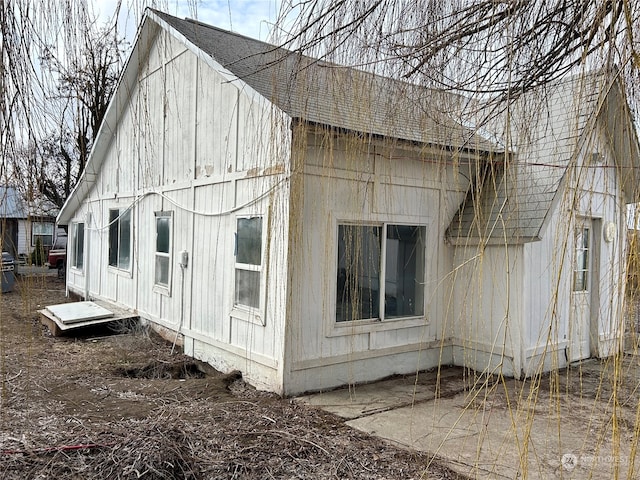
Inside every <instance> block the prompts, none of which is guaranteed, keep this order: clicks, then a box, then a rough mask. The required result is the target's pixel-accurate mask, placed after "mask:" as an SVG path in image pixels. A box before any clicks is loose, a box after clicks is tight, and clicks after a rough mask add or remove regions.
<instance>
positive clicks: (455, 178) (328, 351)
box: [285, 131, 469, 393]
mask: <svg viewBox="0 0 640 480" xmlns="http://www.w3.org/2000/svg"><path fill="white" fill-rule="evenodd" d="M345 138H348V140H346V139H345ZM359 142H361V143H359ZM294 143H295V142H294ZM367 150H368V152H367ZM300 151H302V152H303V154H302V155H300V157H301V158H303V160H302V161H303V162H304V167H303V171H304V173H303V174H301V175H300V177H297V178H296V180H295V181H294V182H293V183H292V212H295V214H294V215H295V216H294V218H293V219H292V230H291V232H292V233H291V250H292V257H291V258H292V260H291V264H290V280H289V282H290V283H289V285H290V287H289V288H290V290H291V297H290V300H289V301H290V303H289V314H288V318H289V321H290V327H289V329H288V331H287V333H288V349H287V365H288V366H289V368H290V370H289V371H288V375H289V376H288V378H286V379H285V391H286V392H287V393H298V392H302V391H305V390H308V389H322V388H330V387H334V386H337V385H343V384H346V383H356V382H363V381H370V380H375V379H379V378H382V377H385V376H388V375H391V374H395V373H409V374H410V373H415V372H416V371H418V370H420V369H424V368H430V367H434V366H437V365H438V364H443V365H444V364H448V363H451V361H452V357H451V348H450V344H449V339H448V338H446V333H445V332H446V325H445V320H446V318H447V317H448V313H447V310H448V309H449V308H450V304H449V292H450V288H449V287H450V284H449V277H448V275H449V274H450V272H451V266H452V264H451V251H452V247H450V246H448V245H445V242H444V230H445V229H446V227H447V226H448V225H449V222H450V221H451V219H452V218H453V215H454V214H455V211H456V209H457V208H459V204H460V202H461V201H462V199H463V197H464V194H465V192H466V189H467V188H468V182H469V181H468V178H469V172H468V169H469V166H468V165H466V166H465V165H462V164H458V159H452V158H451V157H450V156H449V154H448V153H446V152H433V151H432V152H425V151H424V150H423V151H420V150H418V149H412V148H410V147H404V148H403V147H400V146H398V147H395V148H391V147H389V146H385V145H384V144H382V143H378V142H371V143H365V142H362V141H360V140H358V139H355V138H349V137H348V136H347V137H345V136H343V135H341V136H338V137H334V136H333V135H332V134H330V133H328V132H322V131H318V132H317V133H316V135H315V136H314V135H309V137H306V143H304V145H303V146H301V147H300ZM296 153H297V152H296V151H295V150H294V155H296ZM296 182H297V183H296ZM350 221H355V222H365V223H367V222H374V223H377V222H390V223H405V224H409V225H425V226H426V247H425V249H426V252H427V253H426V274H425V285H424V287H425V297H426V298H425V315H424V316H422V317H420V318H412V319H395V320H385V321H383V322H381V321H356V322H341V323H338V322H336V290H337V281H336V277H337V235H338V234H337V231H338V224H339V223H343V222H350ZM443 342H444V343H443Z"/></svg>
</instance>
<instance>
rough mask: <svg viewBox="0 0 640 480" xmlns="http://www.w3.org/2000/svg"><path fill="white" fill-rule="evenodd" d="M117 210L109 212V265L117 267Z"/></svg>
mask: <svg viewBox="0 0 640 480" xmlns="http://www.w3.org/2000/svg"><path fill="white" fill-rule="evenodd" d="M118 215H119V212H118V210H109V265H111V266H113V267H117V266H118V221H117V220H116V219H117V218H118Z"/></svg>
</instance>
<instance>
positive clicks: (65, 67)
mask: <svg viewBox="0 0 640 480" xmlns="http://www.w3.org/2000/svg"><path fill="white" fill-rule="evenodd" d="M116 12H117V10H116ZM0 32H1V37H0V53H1V56H2V64H1V65H2V66H1V67H0V68H1V69H2V72H0V73H1V75H0V137H1V140H2V142H1V145H2V147H1V148H2V159H3V162H2V166H1V168H2V171H1V172H0V173H2V174H3V175H2V178H3V181H5V183H13V184H16V186H18V187H20V188H21V190H23V191H24V192H25V194H29V193H33V192H34V191H40V193H42V194H44V196H45V197H47V198H48V199H49V200H51V201H52V202H53V203H54V204H56V205H58V206H62V204H63V203H64V201H65V199H66V198H67V196H68V195H69V193H70V192H71V190H72V189H73V186H74V185H75V183H76V182H77V180H78V177H79V175H80V174H81V172H82V170H83V169H84V166H85V164H86V161H87V159H88V155H89V152H90V150H91V145H92V142H93V139H94V138H95V136H96V134H97V132H98V129H99V127H100V123H101V122H102V118H103V117H104V114H105V112H106V109H107V106H108V103H109V100H110V98H111V95H112V93H113V90H114V88H115V85H116V82H117V78H118V75H119V72H120V69H121V68H122V64H123V54H124V48H125V47H126V45H125V44H124V42H123V40H122V38H121V36H119V35H118V31H117V25H116V23H115V19H114V20H113V21H112V22H111V23H110V25H107V26H104V27H102V28H101V27H99V26H98V25H97V22H96V20H95V18H94V17H93V16H92V14H91V12H90V9H89V7H88V4H87V2H86V0H76V1H73V0H66V1H64V2H58V1H48V0H42V1H39V2H31V1H28V0H16V1H8V0H3V2H2V3H1V5H0ZM26 151H28V152H30V154H29V155H25V154H24V152H26ZM27 160H28V162H30V163H29V164H28V165H27V164H25V161H27Z"/></svg>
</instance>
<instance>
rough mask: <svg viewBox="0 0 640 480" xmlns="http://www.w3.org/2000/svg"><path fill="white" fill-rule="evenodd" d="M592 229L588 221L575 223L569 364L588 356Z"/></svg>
mask: <svg viewBox="0 0 640 480" xmlns="http://www.w3.org/2000/svg"><path fill="white" fill-rule="evenodd" d="M592 230H593V228H592V224H591V221H590V220H587V219H581V220H578V221H577V222H576V227H575V231H574V249H573V272H572V273H573V278H572V283H571V317H570V320H569V362H576V361H578V360H582V359H585V358H589V357H590V356H591V350H590V345H589V343H590V342H589V334H590V326H591V298H592V295H591V290H592V286H593V284H594V281H595V279H594V278H593V276H594V275H593V250H594V249H593V243H594V242H593V231H592Z"/></svg>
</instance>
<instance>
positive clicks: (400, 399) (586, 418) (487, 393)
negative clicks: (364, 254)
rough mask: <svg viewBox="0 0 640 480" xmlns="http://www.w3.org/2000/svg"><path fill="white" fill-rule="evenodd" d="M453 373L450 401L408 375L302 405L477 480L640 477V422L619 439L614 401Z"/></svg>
mask: <svg viewBox="0 0 640 480" xmlns="http://www.w3.org/2000/svg"><path fill="white" fill-rule="evenodd" d="M454 371H455V372H457V374H459V373H460V371H459V370H458V369H456V370H454ZM447 374H448V371H447V370H443V371H442V376H443V377H444V379H443V378H442V377H441V378H440V382H441V387H442V389H443V390H444V391H447V392H449V394H448V395H439V396H437V395H434V391H435V387H434V386H433V385H431V388H429V385H423V384H422V382H421V381H419V382H414V389H413V390H412V388H411V387H412V385H411V384H410V382H408V381H407V378H398V379H393V380H387V381H384V382H380V383H375V384H370V385H363V386H356V387H355V390H354V387H351V389H341V390H336V391H333V392H327V393H321V394H316V395H310V396H306V397H302V398H301V399H299V400H301V401H305V402H307V403H309V404H312V405H316V406H319V407H321V408H323V409H325V410H327V411H330V412H332V413H335V414H338V415H341V416H343V417H344V418H346V419H348V421H347V422H346V423H347V424H348V425H350V426H352V427H354V428H356V429H358V430H361V431H363V432H367V433H369V434H372V435H376V436H378V437H381V438H384V439H387V440H389V441H391V442H394V443H396V444H399V445H402V446H404V447H407V448H411V449H416V450H420V451H423V452H428V453H431V454H433V455H434V457H436V456H437V457H438V458H439V459H440V461H444V462H445V463H447V464H448V465H449V466H450V467H451V468H453V469H454V470H456V471H457V472H459V473H461V474H464V475H468V476H469V477H471V478H479V479H503V478H505V479H506V478H508V479H513V478H528V479H546V478H565V479H581V478H640V462H633V458H634V454H635V443H634V442H635V440H633V439H634V438H636V437H635V436H634V434H633V423H632V420H633V418H630V419H629V421H630V423H631V429H630V430H628V431H626V430H625V431H622V433H621V430H620V429H619V427H618V430H617V433H616V432H614V431H613V429H612V421H611V420H612V415H613V410H612V407H611V404H610V403H609V402H608V401H607V400H604V401H603V399H599V398H598V395H597V394H596V395H595V396H591V395H585V394H584V393H579V394H574V393H569V392H567V391H563V390H560V389H558V390H557V391H550V390H545V389H543V388H542V389H541V388H540V385H539V384H538V383H536V384H534V385H531V384H529V383H523V382H519V381H517V380H504V381H501V382H498V383H495V384H476V385H471V386H470V388H467V389H465V388H461V387H464V386H465V385H468V383H469V380H468V379H467V380H465V379H464V378H462V377H460V376H458V377H456V376H451V377H447ZM594 381H597V378H594ZM452 385H453V387H452ZM456 390H457V391H456ZM414 392H415V393H414ZM601 393H602V392H601ZM618 414H620V413H618ZM616 435H617V436H616ZM614 452H615V454H614ZM636 464H638V465H636Z"/></svg>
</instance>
